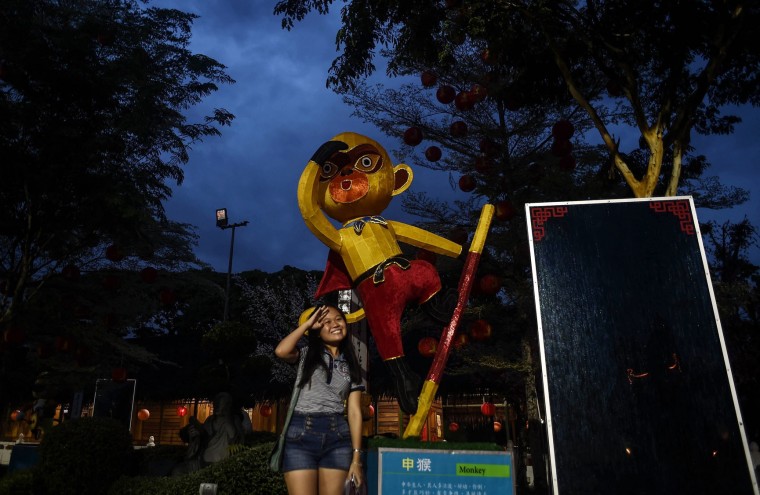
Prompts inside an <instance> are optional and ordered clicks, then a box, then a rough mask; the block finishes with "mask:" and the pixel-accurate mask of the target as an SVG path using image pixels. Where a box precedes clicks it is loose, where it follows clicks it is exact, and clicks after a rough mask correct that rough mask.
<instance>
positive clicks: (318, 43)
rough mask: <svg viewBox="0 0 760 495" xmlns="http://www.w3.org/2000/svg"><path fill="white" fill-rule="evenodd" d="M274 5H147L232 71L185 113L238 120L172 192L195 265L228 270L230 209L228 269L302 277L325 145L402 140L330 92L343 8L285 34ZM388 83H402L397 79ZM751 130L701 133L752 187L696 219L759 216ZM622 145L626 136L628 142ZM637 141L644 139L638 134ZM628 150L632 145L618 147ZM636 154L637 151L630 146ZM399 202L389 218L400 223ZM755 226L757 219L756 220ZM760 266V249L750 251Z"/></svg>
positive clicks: (436, 189) (260, 1)
mask: <svg viewBox="0 0 760 495" xmlns="http://www.w3.org/2000/svg"><path fill="white" fill-rule="evenodd" d="M274 4H275V1H274V0H271V1H270V0H266V1H265V0H253V1H250V0H247V1H246V0H225V1H209V0H154V1H152V2H151V3H150V5H151V6H157V7H170V8H176V9H179V10H182V11H185V12H191V13H194V14H197V15H198V16H200V17H199V18H198V19H196V20H195V23H194V27H193V41H192V46H191V49H192V50H193V51H194V52H197V53H203V54H205V55H208V56H210V57H212V58H214V59H216V60H217V61H219V62H220V63H222V64H224V65H226V66H227V68H228V73H229V74H230V75H231V76H232V78H233V79H235V80H236V81H237V83H236V84H233V85H228V86H222V87H221V88H220V90H219V91H217V92H216V93H214V94H213V95H212V96H210V97H208V98H206V99H205V100H204V101H203V103H202V104H201V105H199V106H197V107H194V108H193V109H191V110H190V112H189V116H190V120H198V119H199V118H201V117H202V115H205V114H208V113H210V112H211V110H212V109H213V108H225V109H227V110H228V111H230V112H232V113H233V114H234V115H235V116H236V119H235V120H234V121H233V123H232V126H231V127H226V128H223V129H222V136H221V137H218V138H207V139H206V141H205V142H203V143H200V144H196V145H195V146H194V148H193V149H192V150H191V152H190V161H189V163H188V164H187V166H186V167H185V181H184V182H183V183H182V185H181V186H178V187H174V196H173V198H172V199H171V200H170V201H168V203H167V204H166V210H167V215H168V216H169V218H171V219H172V220H175V221H179V222H185V223H189V224H192V225H194V226H196V227H197V230H196V232H197V233H198V234H199V236H200V242H199V245H198V247H197V249H196V254H197V255H198V257H199V258H200V259H201V260H202V261H204V262H206V263H208V264H210V265H211V266H212V267H213V268H214V269H215V270H217V271H221V272H226V271H227V264H228V258H229V249H230V236H231V231H230V230H225V231H222V230H220V229H219V228H217V227H216V226H215V218H214V212H215V210H216V209H217V208H222V207H224V208H227V210H228V213H229V217H230V222H241V221H244V220H247V221H249V222H250V223H249V224H248V226H247V227H244V228H238V229H236V232H235V246H234V262H233V272H234V273H237V272H241V271H246V270H253V269H260V270H264V271H267V272H274V271H278V270H280V269H281V268H282V267H283V266H285V265H291V266H295V267H298V268H302V269H307V270H312V269H316V270H321V269H323V268H324V264H325V260H326V256H327V248H326V247H325V246H324V245H323V244H322V243H320V242H319V241H318V240H317V239H316V238H315V237H314V236H313V235H312V234H311V233H310V232H309V230H308V229H307V228H306V225H305V224H304V222H303V220H302V218H301V215H300V212H299V211H298V206H297V203H296V187H297V184H298V178H299V176H300V174H301V171H302V170H303V167H304V166H305V165H306V162H307V161H308V159H309V158H310V157H311V155H312V153H313V152H314V151H315V150H316V149H317V148H318V147H319V145H321V144H322V143H323V142H324V141H327V140H329V139H330V138H331V137H332V136H334V135H336V134H338V133H341V132H346V131H353V132H359V133H362V134H366V135H368V136H370V137H373V138H374V139H376V140H377V141H379V142H380V143H381V144H382V145H384V146H385V147H386V149H387V150H388V151H389V152H390V153H391V155H393V150H394V149H397V148H399V147H400V144H401V140H400V138H391V137H388V136H385V135H384V134H383V133H382V132H380V131H379V130H377V129H375V128H374V127H373V126H371V125H369V124H365V123H363V122H361V121H360V120H358V119H356V118H355V117H352V116H351V112H352V109H351V108H350V107H348V106H346V105H345V104H343V102H342V100H341V98H340V96H338V95H336V94H334V93H333V92H332V91H330V90H328V89H327V88H325V80H326V78H327V71H328V69H329V67H330V64H331V62H332V60H333V59H334V58H335V57H336V55H337V53H336V51H335V43H334V40H335V33H336V31H337V29H338V27H339V16H338V15H337V14H338V13H339V9H340V7H341V6H342V5H343V3H342V2H336V3H335V4H334V8H333V10H332V11H331V13H330V15H328V16H320V15H318V14H316V13H312V14H310V15H309V16H308V17H307V18H306V19H305V20H304V21H302V22H301V23H298V24H296V26H295V28H294V29H293V30H292V31H290V32H289V31H285V30H283V29H281V27H280V26H281V24H280V18H279V17H277V16H274V15H273V14H272V11H273V8H274ZM376 65H377V68H378V73H377V74H376V75H375V76H373V79H372V80H373V81H375V82H383V81H384V77H383V75H384V70H385V67H384V66H383V64H382V63H381V62H378V63H376ZM389 84H393V85H396V84H399V81H397V80H395V81H390V83H389ZM742 116H743V118H744V122H743V123H742V124H740V125H739V126H738V127H737V132H735V133H734V134H732V135H730V136H711V137H706V138H705V137H702V136H696V137H695V138H694V140H693V144H694V146H695V147H696V148H697V150H696V151H697V153H702V154H705V155H706V156H707V157H708V159H710V160H711V161H712V163H713V168H712V169H710V170H709V171H708V174H709V175H718V176H720V177H721V179H722V181H723V182H724V183H726V184H732V185H738V186H741V187H744V188H747V189H749V190H750V191H751V200H750V202H749V203H746V204H744V205H741V206H740V207H738V208H736V209H734V210H731V211H730V212H719V213H718V214H717V215H716V214H714V213H712V212H709V211H703V210H699V211H698V216H699V220H700V221H705V220H708V219H713V218H715V219H718V220H721V219H725V218H731V219H733V220H740V219H742V218H744V217H745V216H746V217H748V218H750V220H752V221H753V222H756V221H757V219H758V218H760V215H759V214H760V174H758V172H757V163H756V162H757V160H758V159H759V158H760V142H758V139H757V136H756V134H757V130H758V129H760V110H758V109H749V110H747V111H744V112H742ZM623 137H624V134H623ZM635 139H636V142H638V136H636V137H635ZM623 145H624V146H625V139H623ZM631 147H632V146H631ZM408 164H409V165H410V166H411V167H412V168H413V170H414V173H415V177H414V182H413V184H412V187H411V189H410V190H413V191H425V192H427V193H428V194H430V195H432V196H436V197H445V198H449V199H455V198H461V199H464V198H465V193H462V192H460V191H458V190H453V189H452V188H451V186H450V184H449V177H448V174H446V173H443V172H433V171H429V170H427V169H424V168H422V167H419V166H415V163H413V162H409V163H408ZM400 201H401V200H400V197H397V198H396V199H395V200H394V202H393V203H391V206H390V207H389V208H388V209H386V211H385V214H386V216H387V217H389V218H394V219H404V220H405V221H407V222H414V219H413V218H409V217H405V216H403V214H402V213H401V210H400V206H399V205H400ZM756 223H757V222H756ZM752 258H753V261H754V262H755V263H760V250H758V249H757V248H756V249H754V250H753V255H752Z"/></svg>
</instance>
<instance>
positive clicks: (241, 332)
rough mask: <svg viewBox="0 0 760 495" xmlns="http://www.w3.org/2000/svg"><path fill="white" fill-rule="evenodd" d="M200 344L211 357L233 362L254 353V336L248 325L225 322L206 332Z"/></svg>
mask: <svg viewBox="0 0 760 495" xmlns="http://www.w3.org/2000/svg"><path fill="white" fill-rule="evenodd" d="M202 344H203V347H204V349H205V350H206V352H208V353H209V354H210V355H211V356H213V357H216V358H222V357H223V358H225V359H226V360H233V359H238V358H241V357H244V356H247V355H249V354H252V353H253V352H255V351H256V336H255V335H254V333H253V329H252V328H251V327H250V326H249V325H246V324H243V323H240V322H236V321H226V322H223V323H219V324H217V325H215V326H214V327H213V328H212V329H211V330H209V331H208V332H206V333H205V334H204V335H203V339H202Z"/></svg>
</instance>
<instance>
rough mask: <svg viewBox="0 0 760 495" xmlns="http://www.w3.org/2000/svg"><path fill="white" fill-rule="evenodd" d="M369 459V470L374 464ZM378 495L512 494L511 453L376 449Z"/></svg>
mask: <svg viewBox="0 0 760 495" xmlns="http://www.w3.org/2000/svg"><path fill="white" fill-rule="evenodd" d="M372 461H373V459H370V468H369V469H370V470H371V469H372V468H373V467H374V466H373V464H374V462H372ZM376 465H377V471H376V472H377V483H374V482H373V481H374V479H373V478H374V475H373V474H374V473H368V474H369V475H370V479H369V486H377V492H376V493H377V494H378V495H383V494H384V495H439V494H442V493H445V494H446V495H512V494H514V476H513V468H512V455H511V453H508V452H496V451H481V450H424V449H393V448H379V449H377V464H376Z"/></svg>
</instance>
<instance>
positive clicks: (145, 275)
mask: <svg viewBox="0 0 760 495" xmlns="http://www.w3.org/2000/svg"><path fill="white" fill-rule="evenodd" d="M157 277H158V270H156V269H155V268H153V267H152V266H147V267H145V268H143V269H142V270H140V279H141V280H142V281H143V282H145V283H146V284H152V283H153V282H155V281H156V278H157Z"/></svg>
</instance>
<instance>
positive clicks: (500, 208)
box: [494, 199, 517, 220]
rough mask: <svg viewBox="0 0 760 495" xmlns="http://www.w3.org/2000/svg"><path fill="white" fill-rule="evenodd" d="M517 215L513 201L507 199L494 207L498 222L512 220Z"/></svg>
mask: <svg viewBox="0 0 760 495" xmlns="http://www.w3.org/2000/svg"><path fill="white" fill-rule="evenodd" d="M515 215H517V210H515V207H514V206H513V205H512V202H511V201H507V200H506V199H505V200H503V201H499V202H497V203H496V205H495V206H494V216H495V217H496V219H497V220H512V219H513V218H515Z"/></svg>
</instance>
